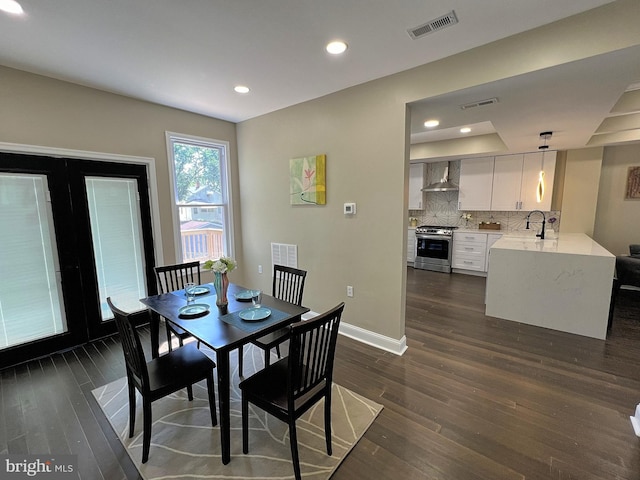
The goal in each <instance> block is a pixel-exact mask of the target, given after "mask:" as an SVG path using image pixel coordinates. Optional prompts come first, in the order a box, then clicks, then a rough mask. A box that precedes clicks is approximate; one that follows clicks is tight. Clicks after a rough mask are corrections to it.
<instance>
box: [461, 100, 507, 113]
mask: <svg viewBox="0 0 640 480" xmlns="http://www.w3.org/2000/svg"><path fill="white" fill-rule="evenodd" d="M494 103H498V99H497V98H496V97H493V98H487V99H486V100H480V101H478V102H471V103H465V104H464V105H460V108H461V109H462V110H468V109H469V108H476V107H486V106H487V105H493V104H494Z"/></svg>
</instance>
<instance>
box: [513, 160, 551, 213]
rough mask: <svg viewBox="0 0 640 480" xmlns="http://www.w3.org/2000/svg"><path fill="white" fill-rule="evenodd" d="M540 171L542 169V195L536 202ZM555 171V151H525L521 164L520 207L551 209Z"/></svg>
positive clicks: (526, 208)
mask: <svg viewBox="0 0 640 480" xmlns="http://www.w3.org/2000/svg"><path fill="white" fill-rule="evenodd" d="M540 171H544V176H543V180H544V196H543V197H542V200H541V201H540V202H538V199H537V193H536V192H537V190H538V183H539V182H538V180H539V178H540ZM555 173H556V152H536V153H525V155H524V162H523V165H522V190H521V192H520V201H521V202H522V203H521V205H520V206H521V209H522V210H525V211H530V210H542V211H543V212H546V211H549V210H551V197H552V193H553V182H554V180H555Z"/></svg>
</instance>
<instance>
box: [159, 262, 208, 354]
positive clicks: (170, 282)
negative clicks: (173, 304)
mask: <svg viewBox="0 0 640 480" xmlns="http://www.w3.org/2000/svg"><path fill="white" fill-rule="evenodd" d="M155 272H156V279H157V280H158V289H159V290H160V293H169V292H173V291H175V290H181V289H183V288H184V286H185V284H186V283H189V282H193V283H195V284H196V285H200V282H201V280H200V262H188V263H178V264H176V265H165V266H162V267H155ZM164 324H165V328H166V330H167V342H168V343H169V351H171V350H172V348H173V347H172V341H171V334H173V335H175V336H176V337H177V339H178V343H179V344H180V346H183V345H184V340H185V339H187V338H189V337H190V336H191V335H189V334H188V333H187V332H185V331H184V330H183V329H181V328H180V327H178V326H177V325H174V324H172V323H171V322H169V321H168V320H167V319H165V320H164ZM198 346H200V342H198Z"/></svg>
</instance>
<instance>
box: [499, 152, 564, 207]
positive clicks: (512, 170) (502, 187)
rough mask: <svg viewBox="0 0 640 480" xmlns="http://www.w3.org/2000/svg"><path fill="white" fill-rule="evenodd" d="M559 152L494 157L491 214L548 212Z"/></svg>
mask: <svg viewBox="0 0 640 480" xmlns="http://www.w3.org/2000/svg"><path fill="white" fill-rule="evenodd" d="M555 169H556V152H535V153H525V154H518V155H504V156H500V157H495V163H494V169H493V196H492V200H491V210H494V211H512V210H525V211H529V210H549V209H550V208H551V193H552V190H553V180H554V176H555Z"/></svg>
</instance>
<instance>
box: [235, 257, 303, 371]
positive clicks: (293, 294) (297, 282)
mask: <svg viewBox="0 0 640 480" xmlns="http://www.w3.org/2000/svg"><path fill="white" fill-rule="evenodd" d="M306 278H307V272H306V270H300V269H298V268H293V267H286V266H284V265H274V266H273V282H272V285H271V294H272V295H273V296H274V297H275V298H278V299H280V300H284V301H285V302H289V303H294V304H296V305H298V306H301V305H302V294H303V293H304V282H305V280H306ZM288 334H289V330H288V329H287V328H281V329H280V330H276V331H275V332H272V333H268V334H266V335H263V336H262V337H260V338H257V339H255V340H253V341H252V342H251V343H252V344H254V345H255V346H256V347H259V348H261V349H262V350H264V366H265V367H266V366H268V365H269V363H270V360H271V349H272V348H274V347H275V349H276V353H277V354H278V358H280V344H281V343H282V342H284V341H285V340H286V339H287V335H288ZM243 350H244V349H243V347H242V346H241V347H240V348H239V349H238V373H239V375H240V376H241V377H242V376H243V375H242V369H243V363H244V362H243V360H244V354H243Z"/></svg>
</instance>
